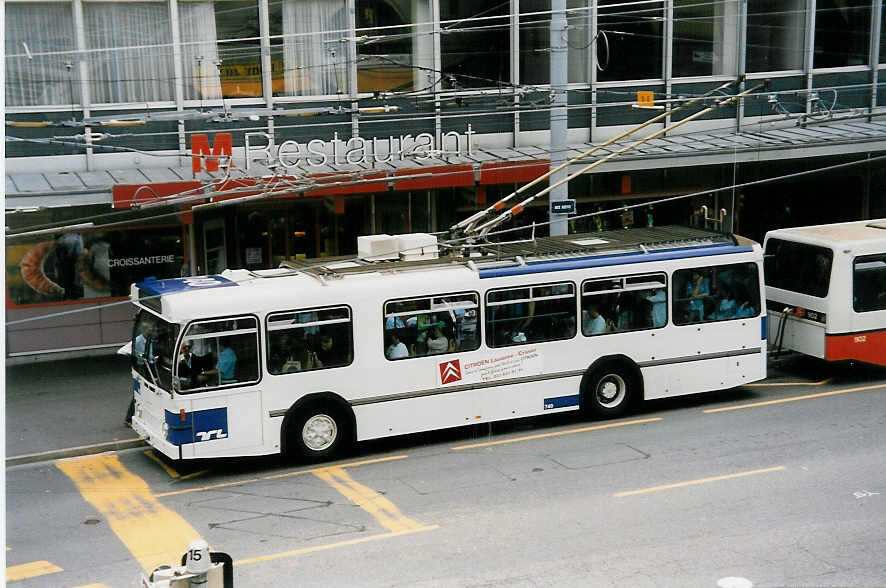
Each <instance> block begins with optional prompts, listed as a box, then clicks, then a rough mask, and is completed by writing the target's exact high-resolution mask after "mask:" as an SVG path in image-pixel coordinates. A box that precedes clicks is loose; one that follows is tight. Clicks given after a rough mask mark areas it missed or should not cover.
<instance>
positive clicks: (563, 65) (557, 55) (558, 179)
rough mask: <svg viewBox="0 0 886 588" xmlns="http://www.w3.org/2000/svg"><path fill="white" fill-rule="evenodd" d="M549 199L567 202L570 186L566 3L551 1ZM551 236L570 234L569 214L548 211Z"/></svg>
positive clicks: (558, 0) (557, 0) (563, 0)
mask: <svg viewBox="0 0 886 588" xmlns="http://www.w3.org/2000/svg"><path fill="white" fill-rule="evenodd" d="M551 11H552V14H551V26H550V31H551V143H550V144H551V168H552V170H553V171H551V173H550V183H551V188H550V189H551V196H550V201H551V202H555V201H562V200H567V199H568V198H569V185H568V184H566V183H564V182H563V181H562V180H563V178H564V177H565V176H566V168H565V167H563V166H562V165H561V164H562V162H564V161H566V131H567V124H566V121H567V115H566V99H567V94H566V76H567V71H568V67H567V42H566V41H567V39H566V35H567V34H568V33H567V28H566V25H567V23H566V0H551ZM550 214H551V217H550V218H551V228H550V232H551V236H554V235H566V234H568V233H569V222H568V220H567V218H568V216H569V215H568V214H560V213H554V212H553V211H551V213H550Z"/></svg>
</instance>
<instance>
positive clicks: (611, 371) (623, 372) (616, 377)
mask: <svg viewBox="0 0 886 588" xmlns="http://www.w3.org/2000/svg"><path fill="white" fill-rule="evenodd" d="M638 390H639V386H638V384H637V379H636V377H635V376H634V373H633V372H632V371H631V370H629V369H627V368H626V367H625V366H623V365H621V364H619V363H610V364H606V365H602V366H600V367H598V368H596V369H594V371H592V372H588V373H587V374H586V375H585V377H584V378H583V379H582V394H581V408H582V410H583V411H585V412H586V413H589V414H590V415H593V416H595V417H597V418H604V419H612V418H616V417H620V416H623V415H624V414H625V413H627V412H628V410H629V409H630V408H631V406H632V405H633V403H634V401H635V399H636V396H637V392H638Z"/></svg>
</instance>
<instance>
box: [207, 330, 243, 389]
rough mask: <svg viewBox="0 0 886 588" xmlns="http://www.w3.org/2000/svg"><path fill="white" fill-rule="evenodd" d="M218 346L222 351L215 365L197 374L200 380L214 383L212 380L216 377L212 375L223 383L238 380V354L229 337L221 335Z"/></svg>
mask: <svg viewBox="0 0 886 588" xmlns="http://www.w3.org/2000/svg"><path fill="white" fill-rule="evenodd" d="M218 346H219V348H220V349H221V351H219V354H218V360H217V361H216V362H215V367H214V368H212V369H211V370H206V371H203V372H201V373H200V374H199V375H198V376H197V381H198V382H201V383H208V384H209V385H212V383H210V380H211V379H215V378H212V376H215V377H216V378H217V379H218V382H219V383H221V384H231V383H234V382H236V381H237V378H236V370H237V354H236V353H234V350H233V349H231V342H230V340H229V339H228V338H227V337H221V338H219V340H218Z"/></svg>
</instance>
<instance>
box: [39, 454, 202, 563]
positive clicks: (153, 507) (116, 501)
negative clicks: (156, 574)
mask: <svg viewBox="0 0 886 588" xmlns="http://www.w3.org/2000/svg"><path fill="white" fill-rule="evenodd" d="M55 465H56V467H58V468H59V469H60V470H61V471H63V472H64V473H65V474H66V475H67V476H68V477H69V478H71V480H73V482H74V484H76V485H77V489H78V490H79V491H80V494H82V495H83V498H84V499H86V501H87V502H89V504H91V505H92V506H93V507H94V508H96V509H97V510H98V511H99V512H100V513H102V514H103V515H104V516H105V517H106V518H107V519H108V523H109V524H110V525H111V529H113V531H114V533H116V534H117V537H118V538H119V539H120V540H121V541H122V542H123V544H124V545H125V546H126V548H127V549H129V551H130V553H132V555H133V556H134V557H135V559H137V560H138V562H139V564H140V565H141V567H142V569H143V570H146V571H150V570H153V569H154V568H156V567H157V566H159V565H161V564H167V565H172V564H175V563H176V562H178V561H179V560H180V559H181V554H182V553H184V552H185V550H186V549H187V547H188V544H189V543H190V542H191V541H193V540H195V539H200V534H199V533H198V532H197V531H196V530H194V528H193V527H192V526H191V525H190V523H188V522H187V521H186V520H184V519H183V518H182V517H181V516H179V515H178V514H177V513H175V512H173V511H172V510H170V509H168V508H166V507H165V506H163V505H162V504H161V503H160V502H158V501H157V500H156V499H155V498H154V496H153V495H151V489H150V488H149V487H148V485H147V483H146V482H145V481H144V480H142V479H141V478H139V477H138V476H136V475H135V474H133V473H132V472H130V471H129V470H127V469H126V468H125V467H123V464H121V463H120V460H119V459H118V458H117V456H116V455H98V456H94V457H89V458H78V459H71V460H64V461H58V462H56V464H55Z"/></svg>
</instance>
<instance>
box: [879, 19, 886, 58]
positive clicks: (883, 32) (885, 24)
mask: <svg viewBox="0 0 886 588" xmlns="http://www.w3.org/2000/svg"><path fill="white" fill-rule="evenodd" d="M880 63H886V6H883V7H882V8H880Z"/></svg>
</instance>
